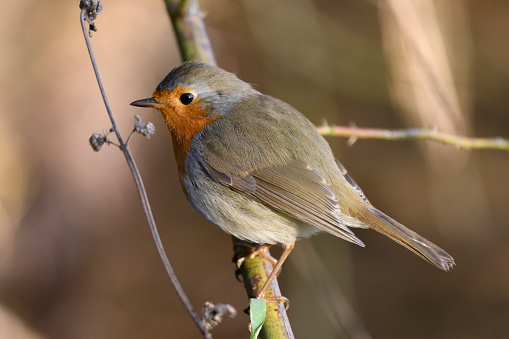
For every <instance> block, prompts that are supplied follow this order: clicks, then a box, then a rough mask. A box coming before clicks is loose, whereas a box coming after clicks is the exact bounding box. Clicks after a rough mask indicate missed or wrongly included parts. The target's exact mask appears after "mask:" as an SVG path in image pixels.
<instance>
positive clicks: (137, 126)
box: [134, 115, 156, 139]
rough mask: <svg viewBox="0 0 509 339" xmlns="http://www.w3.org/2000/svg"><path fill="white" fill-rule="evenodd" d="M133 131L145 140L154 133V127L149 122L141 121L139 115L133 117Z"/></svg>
mask: <svg viewBox="0 0 509 339" xmlns="http://www.w3.org/2000/svg"><path fill="white" fill-rule="evenodd" d="M134 130H135V131H136V133H140V134H141V135H143V136H144V137H145V138H147V139H150V136H152V135H153V134H154V133H155V132H156V127H155V126H154V124H153V123H151V122H150V121H143V118H142V117H141V116H140V115H135V116H134Z"/></svg>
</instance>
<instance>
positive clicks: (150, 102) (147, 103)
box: [131, 98, 163, 108]
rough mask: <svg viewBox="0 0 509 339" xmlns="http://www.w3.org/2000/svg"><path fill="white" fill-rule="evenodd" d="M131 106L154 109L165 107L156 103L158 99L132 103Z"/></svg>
mask: <svg viewBox="0 0 509 339" xmlns="http://www.w3.org/2000/svg"><path fill="white" fill-rule="evenodd" d="M131 105H132V106H138V107H152V108H160V107H163V105H162V104H160V103H158V102H157V101H156V99H154V98H148V99H142V100H136V101H133V102H131Z"/></svg>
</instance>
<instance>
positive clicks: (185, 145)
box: [154, 86, 220, 181]
mask: <svg viewBox="0 0 509 339" xmlns="http://www.w3.org/2000/svg"><path fill="white" fill-rule="evenodd" d="M187 91H188V89H185V88H182V87H180V86H178V87H177V88H175V89H174V90H173V91H171V92H169V91H166V90H157V91H156V92H155V93H154V98H155V99H156V100H157V102H159V103H161V104H164V106H163V107H161V108H159V111H160V112H161V113H162V115H163V118H164V121H165V123H166V126H168V129H169V130H170V133H171V137H172V141H173V152H174V154H175V160H176V161H177V168H178V173H179V178H180V180H181V181H182V178H183V177H184V175H185V163H186V157H187V152H189V149H190V148H191V141H192V140H193V138H194V137H195V136H196V135H197V134H198V133H199V132H201V131H203V130H204V129H205V128H206V127H207V125H209V124H210V123H212V122H214V121H215V120H217V119H218V118H219V117H220V116H219V114H215V115H213V116H211V117H209V113H210V112H209V111H207V110H206V109H203V108H202V106H201V103H200V101H199V100H195V101H194V102H192V103H191V104H189V105H183V104H182V103H181V102H180V101H179V97H180V95H181V94H182V93H185V92H187Z"/></svg>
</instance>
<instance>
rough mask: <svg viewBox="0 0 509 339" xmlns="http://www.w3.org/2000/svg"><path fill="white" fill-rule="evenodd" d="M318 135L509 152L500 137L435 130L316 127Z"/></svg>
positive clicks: (507, 145) (508, 146)
mask: <svg viewBox="0 0 509 339" xmlns="http://www.w3.org/2000/svg"><path fill="white" fill-rule="evenodd" d="M317 129H318V131H319V132H320V134H322V135H324V136H337V137H347V138H353V139H354V140H356V139H384V140H403V139H422V140H432V141H436V142H440V143H442V144H446V145H453V146H456V147H458V148H462V149H466V150H472V149H498V150H503V151H508V152H509V140H508V139H503V138H501V137H497V138H468V137H463V136H458V135H454V134H449V133H444V132H440V131H438V130H436V129H420V128H409V129H398V130H388V129H377V128H358V127H355V126H354V127H347V126H328V125H322V126H318V127H317Z"/></svg>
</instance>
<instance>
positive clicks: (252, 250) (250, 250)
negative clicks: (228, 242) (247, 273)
mask: <svg viewBox="0 0 509 339" xmlns="http://www.w3.org/2000/svg"><path fill="white" fill-rule="evenodd" d="M271 246H272V245H271V244H262V245H257V246H249V245H244V244H235V247H237V248H242V249H243V250H244V253H242V254H241V255H239V256H236V258H234V260H235V259H236V262H237V267H238V268H240V266H242V263H243V262H244V260H246V259H251V258H253V257H255V256H257V255H259V256H261V257H264V258H265V259H267V260H268V261H270V262H271V263H272V265H276V264H277V260H276V259H274V258H273V257H271V256H270V254H268V253H267V250H268V249H269V248H270V247H271Z"/></svg>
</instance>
